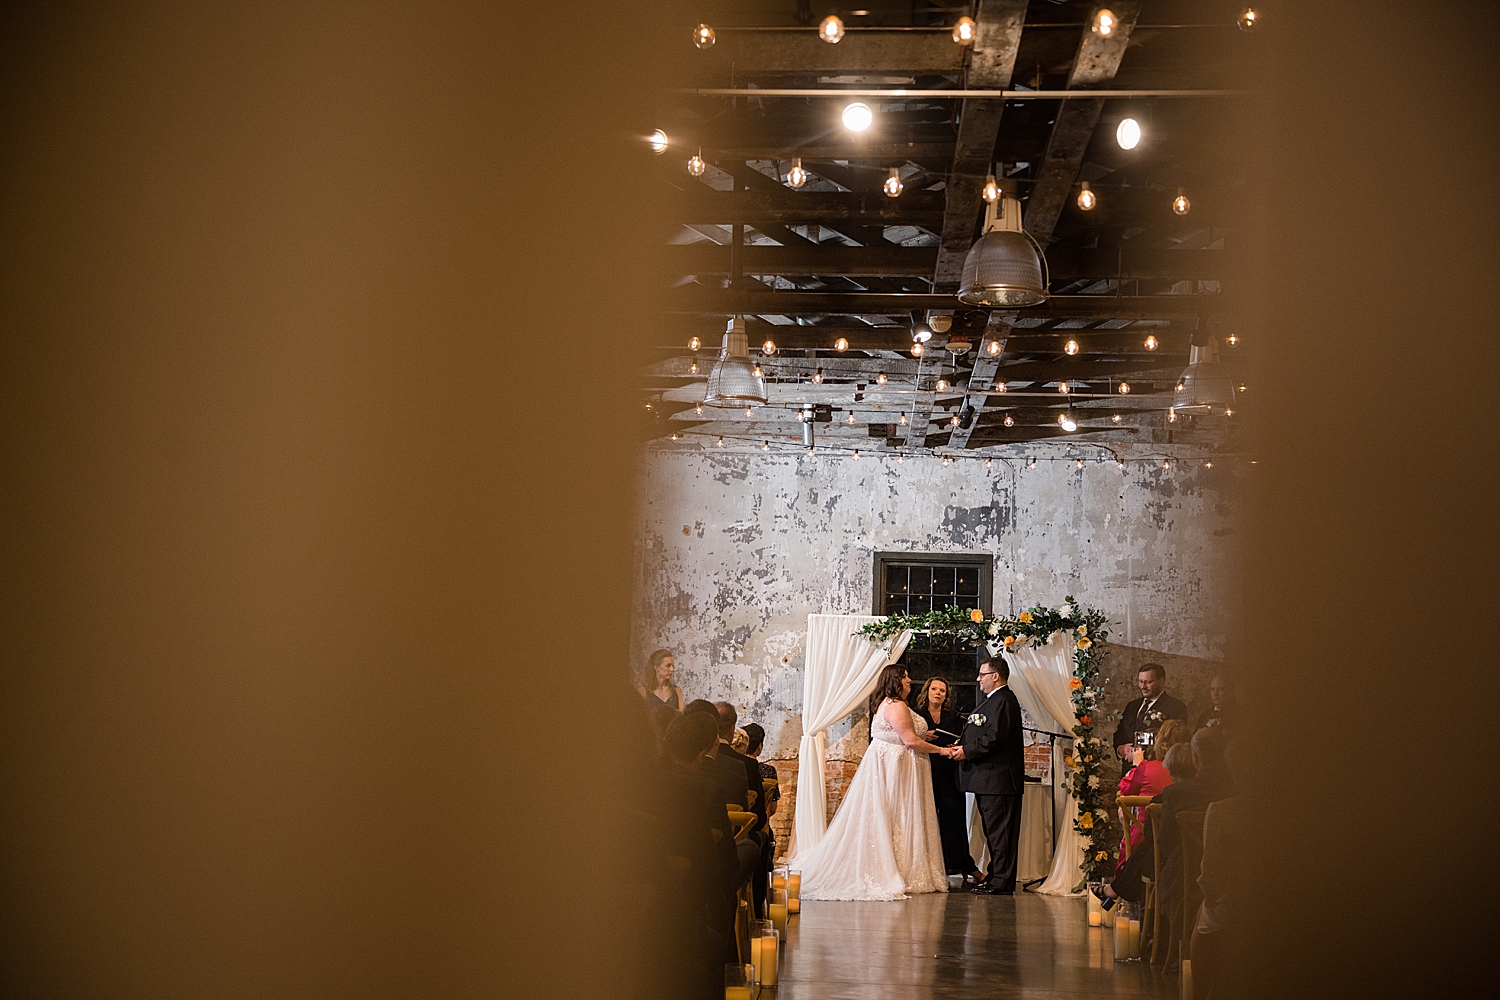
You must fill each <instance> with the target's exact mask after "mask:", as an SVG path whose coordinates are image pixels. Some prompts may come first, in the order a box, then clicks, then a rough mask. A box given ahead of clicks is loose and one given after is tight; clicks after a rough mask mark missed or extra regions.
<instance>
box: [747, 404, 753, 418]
mask: <svg viewBox="0 0 1500 1000" xmlns="http://www.w3.org/2000/svg"><path fill="white" fill-rule="evenodd" d="M745 416H747V417H753V416H755V410H753V409H751V408H750V407H748V406H747V407H745Z"/></svg>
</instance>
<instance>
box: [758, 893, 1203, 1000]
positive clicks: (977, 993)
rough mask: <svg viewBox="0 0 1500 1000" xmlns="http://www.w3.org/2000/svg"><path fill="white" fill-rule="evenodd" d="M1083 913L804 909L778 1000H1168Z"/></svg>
mask: <svg viewBox="0 0 1500 1000" xmlns="http://www.w3.org/2000/svg"><path fill="white" fill-rule="evenodd" d="M1084 905H1085V904H1084V901H1083V900H1082V899H1066V898H1058V897H1055V896H1038V895H1035V894H1034V893H1021V894H1019V895H1016V896H972V895H969V894H968V893H949V894H947V895H926V896H913V897H912V898H910V899H907V900H905V901H902V902H897V903H833V902H818V901H814V900H808V901H806V902H804V903H803V904H802V915H801V916H800V917H799V918H797V919H796V920H794V921H793V922H792V925H791V926H790V927H789V928H788V933H787V951H786V959H785V962H784V964H783V966H782V973H781V988H780V990H779V991H778V995H779V996H778V1000H845V998H847V1000H888V998H890V1000H894V998H901V1000H911V998H923V1000H928V998H930V1000H956V998H960V997H975V998H978V997H984V998H987V1000H988V998H1005V997H1027V998H1035V1000H1046V998H1054V997H1056V998H1063V997H1067V998H1081V997H1099V996H1121V997H1124V996H1129V997H1162V998H1168V997H1170V998H1175V997H1177V996H1178V995H1179V987H1178V981H1177V978H1176V976H1175V975H1165V974H1163V973H1161V972H1159V971H1156V970H1154V969H1153V968H1152V967H1151V965H1150V964H1149V963H1146V962H1130V963H1121V964H1118V965H1117V964H1116V963H1115V961H1114V952H1113V944H1112V941H1111V939H1110V938H1108V937H1107V936H1106V933H1105V932H1101V931H1100V930H1099V929H1098V928H1092V929H1091V928H1089V927H1088V926H1087V919H1088V918H1087V915H1086V911H1085V908H1084Z"/></svg>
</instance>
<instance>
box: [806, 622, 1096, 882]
mask: <svg viewBox="0 0 1500 1000" xmlns="http://www.w3.org/2000/svg"><path fill="white" fill-rule="evenodd" d="M916 632H925V633H927V634H929V635H932V636H934V637H936V638H947V639H955V640H958V641H959V642H963V643H967V644H968V645H971V646H974V647H975V648H978V647H980V646H987V647H989V648H992V649H994V648H998V649H1000V651H1001V653H1002V655H1003V656H1004V657H1005V659H1006V662H1007V663H1008V664H1009V666H1010V668H1011V688H1012V690H1013V691H1015V693H1016V698H1017V700H1018V701H1020V703H1021V707H1022V708H1024V709H1025V710H1026V712H1027V714H1029V715H1030V716H1032V717H1033V718H1035V719H1037V720H1038V721H1039V722H1041V723H1042V724H1043V725H1049V724H1050V725H1051V726H1054V727H1056V731H1058V732H1070V733H1072V734H1073V747H1072V750H1071V752H1069V753H1067V754H1065V755H1064V758H1063V763H1064V765H1065V767H1066V769H1067V775H1068V780H1067V781H1066V782H1065V783H1064V785H1063V789H1064V794H1065V796H1066V798H1067V799H1070V800H1071V801H1072V802H1073V804H1074V808H1075V811H1074V813H1073V819H1072V823H1071V830H1070V833H1071V836H1068V837H1067V838H1059V843H1058V844H1056V845H1054V846H1055V853H1054V855H1053V864H1052V871H1051V874H1050V875H1049V876H1048V878H1047V880H1046V882H1045V883H1044V884H1043V885H1042V887H1041V888H1040V890H1039V891H1041V892H1047V893H1055V894H1066V893H1070V892H1072V891H1074V890H1075V889H1076V887H1077V886H1078V884H1079V883H1080V882H1081V881H1083V880H1094V879H1100V878H1105V877H1107V876H1108V874H1109V873H1110V872H1111V871H1113V868H1114V851H1115V846H1114V844H1113V842H1112V837H1111V836H1110V833H1109V830H1108V824H1109V809H1108V805H1109V804H1110V795H1109V793H1110V791H1111V790H1112V789H1111V788H1108V787H1106V781H1105V776H1104V767H1103V765H1104V761H1105V759H1106V756H1105V754H1106V749H1107V747H1106V742H1107V741H1106V740H1105V739H1103V738H1101V737H1099V736H1096V735H1095V726H1096V713H1097V706H1098V703H1099V701H1100V699H1101V698H1102V697H1103V691H1102V689H1101V687H1100V681H1099V664H1100V659H1101V657H1102V655H1103V652H1104V648H1105V642H1106V639H1107V638H1108V636H1109V619H1108V618H1107V617H1106V616H1105V615H1104V613H1103V612H1101V611H1098V610H1095V609H1093V608H1083V607H1080V606H1079V605H1078V602H1077V601H1075V600H1074V599H1073V598H1072V597H1071V596H1070V597H1068V598H1067V599H1066V600H1065V601H1064V603H1063V604H1062V605H1061V606H1059V607H1057V608H1046V607H1041V606H1037V607H1033V608H1028V609H1027V610H1025V611H1022V612H1021V613H1020V614H1018V615H1016V616H1015V617H1014V618H992V619H987V618H985V616H984V613H983V612H982V611H979V610H978V609H967V608H959V607H947V608H940V609H939V610H937V611H931V612H928V613H926V614H919V615H913V614H900V613H898V614H894V615H890V616H887V617H877V616H871V615H809V616H808V630H807V668H806V672H805V676H804V679H803V706H802V718H803V730H802V741H801V744H800V746H799V747H798V754H797V760H798V764H797V785H798V788H797V804H796V814H795V817H794V822H793V834H792V835H793V843H794V848H793V849H794V851H796V850H801V849H805V848H808V847H811V846H813V845H814V844H816V843H817V842H818V841H820V840H822V838H823V833H824V831H825V829H826V827H827V820H826V811H827V786H826V783H825V780H824V766H825V764H826V761H827V730H828V728H829V727H830V726H832V725H833V724H834V723H835V722H837V721H838V720H839V719H841V718H843V717H844V716H846V715H848V714H849V713H850V712H852V711H853V710H854V709H855V708H856V707H857V706H858V705H859V704H860V703H861V702H862V701H863V700H864V699H865V698H866V697H868V696H869V693H870V691H871V690H872V689H873V688H874V685H875V680H876V678H877V676H878V675H879V673H880V671H881V669H882V668H883V667H884V666H886V664H888V663H894V662H896V661H897V660H898V659H900V657H901V654H902V653H903V652H905V650H906V646H907V644H908V643H909V642H910V641H911V637H912V635H913V634H914V633H916Z"/></svg>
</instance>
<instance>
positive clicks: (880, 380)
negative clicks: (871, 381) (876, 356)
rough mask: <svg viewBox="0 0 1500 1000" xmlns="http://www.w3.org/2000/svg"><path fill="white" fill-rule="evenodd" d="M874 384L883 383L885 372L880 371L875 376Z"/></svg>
mask: <svg viewBox="0 0 1500 1000" xmlns="http://www.w3.org/2000/svg"><path fill="white" fill-rule="evenodd" d="M875 384H876V385H885V372H880V373H878V374H877V375H876V376H875Z"/></svg>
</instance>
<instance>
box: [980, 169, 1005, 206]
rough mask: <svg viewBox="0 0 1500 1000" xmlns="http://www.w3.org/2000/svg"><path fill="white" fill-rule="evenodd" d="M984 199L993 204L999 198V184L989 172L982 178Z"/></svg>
mask: <svg viewBox="0 0 1500 1000" xmlns="http://www.w3.org/2000/svg"><path fill="white" fill-rule="evenodd" d="M982 193H983V194H984V200H985V201H987V202H990V203H991V204H993V203H994V202H997V201H999V200H1000V195H1001V193H1002V192H1001V191H1000V185H999V184H998V183H997V182H996V181H995V175H994V174H990V175H989V176H987V177H985V179H984V191H983V192H982Z"/></svg>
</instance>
